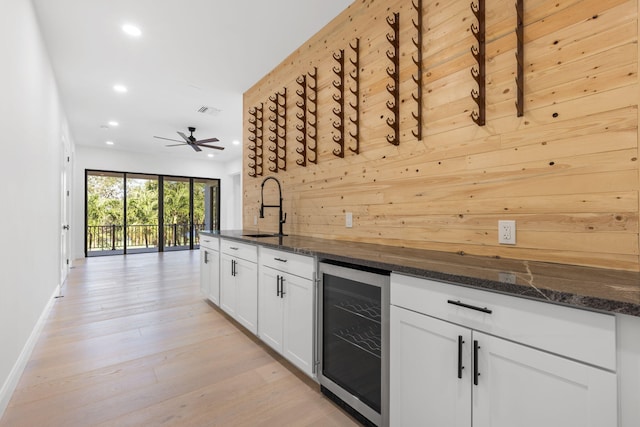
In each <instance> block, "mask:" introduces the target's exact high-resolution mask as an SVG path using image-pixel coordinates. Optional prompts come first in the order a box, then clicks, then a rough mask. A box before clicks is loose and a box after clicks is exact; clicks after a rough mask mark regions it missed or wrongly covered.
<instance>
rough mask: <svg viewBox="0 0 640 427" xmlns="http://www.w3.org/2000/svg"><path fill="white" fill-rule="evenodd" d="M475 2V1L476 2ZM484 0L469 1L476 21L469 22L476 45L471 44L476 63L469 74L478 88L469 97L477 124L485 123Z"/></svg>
mask: <svg viewBox="0 0 640 427" xmlns="http://www.w3.org/2000/svg"><path fill="white" fill-rule="evenodd" d="M476 2H477V3H476ZM484 2H485V0H475V1H474V2H472V3H471V11H472V12H473V14H474V15H475V17H476V20H477V23H475V22H474V23H473V24H471V33H472V34H473V36H474V37H475V38H476V41H477V42H478V46H477V47H476V45H475V44H474V45H473V46H471V54H472V55H473V58H474V59H475V60H476V65H474V66H473V67H472V68H471V75H472V76H473V78H474V80H475V81H476V83H477V84H478V89H477V90H476V89H472V90H471V98H472V99H473V100H474V101H475V103H476V104H477V106H478V109H477V111H473V112H472V113H471V118H472V119H473V121H474V122H475V123H476V124H477V125H478V126H484V125H485V123H486V109H487V106H486V104H487V100H486V69H485V67H486V65H485V55H486V54H485V49H486V47H485V8H484Z"/></svg>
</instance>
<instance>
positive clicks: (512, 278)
mask: <svg viewBox="0 0 640 427" xmlns="http://www.w3.org/2000/svg"><path fill="white" fill-rule="evenodd" d="M516 279H517V278H516V274H515V273H512V272H510V271H500V272H498V281H500V282H502V283H510V284H512V285H515V284H516Z"/></svg>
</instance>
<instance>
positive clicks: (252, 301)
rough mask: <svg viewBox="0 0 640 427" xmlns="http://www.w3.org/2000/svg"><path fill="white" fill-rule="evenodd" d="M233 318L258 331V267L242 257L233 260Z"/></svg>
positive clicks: (250, 329)
mask: <svg viewBox="0 0 640 427" xmlns="http://www.w3.org/2000/svg"><path fill="white" fill-rule="evenodd" d="M235 262H236V264H235V268H234V273H235V276H234V279H235V288H236V311H235V316H234V317H235V319H236V320H237V321H238V322H239V323H240V324H241V325H242V326H244V327H245V328H247V329H248V330H249V331H251V332H253V333H254V334H257V333H258V267H257V265H256V264H255V263H253V262H249V261H245V260H243V259H236V260H235Z"/></svg>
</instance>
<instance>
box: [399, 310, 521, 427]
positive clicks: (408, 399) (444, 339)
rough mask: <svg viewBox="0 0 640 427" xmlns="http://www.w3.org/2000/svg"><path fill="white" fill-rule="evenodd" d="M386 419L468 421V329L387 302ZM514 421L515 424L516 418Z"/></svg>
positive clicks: (461, 424)
mask: <svg viewBox="0 0 640 427" xmlns="http://www.w3.org/2000/svg"><path fill="white" fill-rule="evenodd" d="M390 316H391V319H390V321H391V332H390V338H391V339H390V342H391V343H390V346H391V349H390V350H391V353H390V373H391V374H390V420H391V423H390V425H392V426H419V425H433V426H449V427H469V426H470V425H471V386H470V382H469V376H470V372H471V360H470V354H471V353H470V352H469V351H466V352H461V353H460V356H461V358H462V360H461V361H460V366H461V368H462V369H461V371H462V373H461V377H462V378H458V356H459V354H458V337H459V336H461V337H462V341H464V344H462V343H461V344H462V345H466V346H468V343H470V342H471V331H470V330H469V329H466V328H462V327H460V326H457V325H454V324H452V323H448V322H443V321H442V320H438V319H434V318H433V317H429V316H425V315H422V314H419V313H415V312H413V311H409V310H405V309H402V308H398V307H394V306H391V314H390ZM515 425H517V424H515Z"/></svg>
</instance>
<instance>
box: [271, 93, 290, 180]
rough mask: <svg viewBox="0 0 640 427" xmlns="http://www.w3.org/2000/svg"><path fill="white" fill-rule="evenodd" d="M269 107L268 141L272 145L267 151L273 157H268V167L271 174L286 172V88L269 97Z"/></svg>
mask: <svg viewBox="0 0 640 427" xmlns="http://www.w3.org/2000/svg"><path fill="white" fill-rule="evenodd" d="M269 101H271V105H269V111H271V114H270V115H269V121H270V122H271V125H270V126H269V130H270V131H271V135H269V141H271V142H273V145H272V146H270V147H269V151H271V152H272V153H273V156H269V160H270V161H271V164H272V166H269V170H270V171H271V172H275V173H278V171H286V170H287V88H286V87H285V88H283V89H282V92H276V93H275V94H273V95H271V96H270V97H269Z"/></svg>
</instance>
